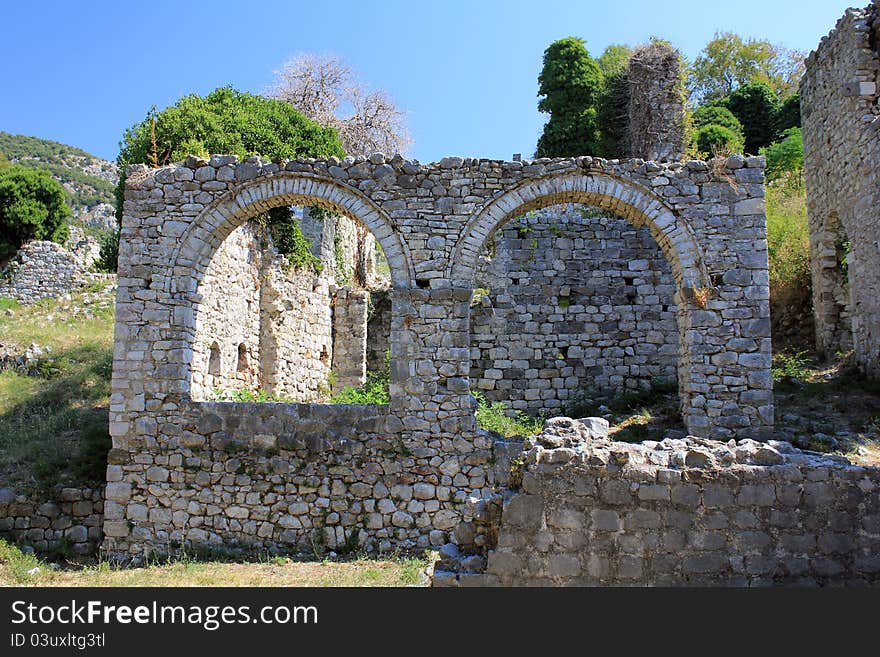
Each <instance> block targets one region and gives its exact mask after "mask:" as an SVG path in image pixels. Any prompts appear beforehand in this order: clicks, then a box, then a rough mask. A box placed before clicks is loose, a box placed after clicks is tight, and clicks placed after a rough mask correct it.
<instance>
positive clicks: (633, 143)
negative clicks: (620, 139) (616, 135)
mask: <svg viewBox="0 0 880 657" xmlns="http://www.w3.org/2000/svg"><path fill="white" fill-rule="evenodd" d="M681 61H682V59H681V53H679V52H678V50H676V49H675V48H673V47H672V46H670V45H667V44H663V43H652V44H650V45H646V46H640V47H638V48H636V50H635V52H633V54H632V56H631V57H630V59H629V70H628V72H627V79H628V84H629V107H628V113H629V117H628V121H627V131H628V139H629V148H630V154H631V155H633V156H634V157H643V158H645V159H649V160H659V161H678V160H681V159H682V158H684V153H685V146H686V140H685V103H686V100H687V94H686V93H685V89H684V82H683V77H682V70H681Z"/></svg>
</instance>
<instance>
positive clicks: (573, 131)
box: [535, 37, 602, 157]
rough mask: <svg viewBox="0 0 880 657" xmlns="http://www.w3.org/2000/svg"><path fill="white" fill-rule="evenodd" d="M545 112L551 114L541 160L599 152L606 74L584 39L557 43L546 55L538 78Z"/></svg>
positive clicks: (540, 150) (541, 144)
mask: <svg viewBox="0 0 880 657" xmlns="http://www.w3.org/2000/svg"><path fill="white" fill-rule="evenodd" d="M538 85H539V86H538V95H539V96H542V98H541V99H540V101H539V102H538V109H539V110H540V111H541V112H546V113H548V114H550V120H549V121H547V124H546V125H545V126H544V132H543V134H542V135H541V138H540V139H539V140H538V147H537V150H536V152H535V155H536V156H537V157H565V156H576V155H584V154H586V153H590V152H595V150H596V147H597V141H598V128H597V121H596V119H597V110H596V105H597V102H598V100H599V96H600V94H601V91H602V70H601V69H600V68H599V65H598V64H597V63H596V61H595V60H594V59H593V58H592V57H591V56H590V53H589V52H588V51H587V48H586V46H585V42H584V40H583V39H578V38H576V37H567V38H564V39H560V40H558V41H554V42H553V43H551V44H550V46H548V47H547V49H546V50H545V51H544V65H543V68H542V69H541V73H540V75H539V76H538Z"/></svg>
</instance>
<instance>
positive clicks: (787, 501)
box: [434, 418, 880, 586]
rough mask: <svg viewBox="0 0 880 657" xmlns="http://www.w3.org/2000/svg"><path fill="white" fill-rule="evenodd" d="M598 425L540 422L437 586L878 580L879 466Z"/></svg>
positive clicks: (462, 531)
mask: <svg viewBox="0 0 880 657" xmlns="http://www.w3.org/2000/svg"><path fill="white" fill-rule="evenodd" d="M603 423H604V421H602V420H598V419H595V418H593V419H590V421H589V422H587V423H584V422H580V421H576V420H571V419H569V418H555V419H553V420H550V421H548V423H547V426H546V427H545V430H544V432H543V433H542V435H541V436H539V437H538V439H537V441H535V443H534V445H533V446H532V447H531V449H529V451H528V452H526V453H525V454H524V458H525V463H524V468H523V471H522V474H521V476H522V478H521V483H520V484H519V486H517V487H515V488H514V489H512V490H509V491H507V492H506V493H505V494H503V495H497V496H494V497H490V498H488V499H486V500H483V501H482V502H480V503H479V504H477V505H476V506H475V507H474V510H473V512H472V513H471V520H470V521H469V522H466V523H463V525H461V526H460V527H459V528H457V529H456V531H455V535H456V537H457V539H458V543H459V544H458V545H455V546H451V545H450V546H445V547H444V549H443V551H442V553H443V561H442V562H441V565H440V567H439V569H438V571H437V573H436V574H435V578H434V584H435V585H453V586H454V585H462V584H471V585H474V584H476V585H505V586H511V585H514V586H518V585H546V586H559V585H588V586H593V585H687V586H694V585H708V586H715V585H733V586H761V585H776V584H786V585H787V584H807V585H820V586H821V585H830V584H834V585H837V584H855V585H866V584H871V585H876V584H880V495H878V493H880V469H878V468H867V467H857V466H854V465H852V464H850V463H849V462H847V461H846V460H845V459H842V458H839V457H838V458H833V457H827V456H822V455H818V454H816V453H811V452H802V451H800V450H797V449H795V448H793V447H792V446H791V445H789V444H788V443H779V442H770V443H767V444H764V443H757V442H754V441H751V440H742V441H739V442H735V441H730V442H727V443H722V442H717V441H709V440H701V439H686V440H664V441H663V442H660V443H653V442H645V443H642V444H637V445H631V444H627V443H618V442H613V441H610V440H608V439H607V438H605V437H603V436H604V435H605V434H607V425H604V426H603ZM514 483H516V482H514ZM456 571H458V572H456Z"/></svg>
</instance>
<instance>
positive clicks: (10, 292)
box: [0, 226, 113, 303]
mask: <svg viewBox="0 0 880 657" xmlns="http://www.w3.org/2000/svg"><path fill="white" fill-rule="evenodd" d="M100 250H101V249H100V246H99V244H98V241H97V240H96V239H95V238H93V237H91V236H88V235H86V234H85V233H84V232H83V230H82V229H81V228H79V227H77V226H70V235H69V237H68V239H67V241H66V242H65V243H64V244H56V243H55V242H50V241H48V240H33V241H30V242H27V243H26V244H24V245H23V246H22V247H21V249H19V251H18V253H16V254H15V256H14V257H13V258H12V260H11V261H10V262H9V263H7V264H6V266H5V267H3V268H2V271H0V297H6V298H11V299H15V300H16V301H19V302H21V303H33V302H35V301H39V300H40V299H46V298H49V297H59V296H62V295H64V294H70V293H71V292H73V291H75V290H76V289H78V288H82V287H85V286H87V285H88V284H89V283H93V282H95V281H105V280H110V279H112V278H113V277H112V276H109V275H104V274H96V273H94V272H93V271H92V270H93V268H94V265H95V262H96V261H97V259H98V257H99V256H100Z"/></svg>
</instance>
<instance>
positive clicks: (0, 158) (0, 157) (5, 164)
mask: <svg viewBox="0 0 880 657" xmlns="http://www.w3.org/2000/svg"><path fill="white" fill-rule="evenodd" d="M11 166H12V165H11V164H10V163H9V160H8V159H7V158H6V154H5V153H4V152H3V151H0V169H8V168H9V167H11Z"/></svg>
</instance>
